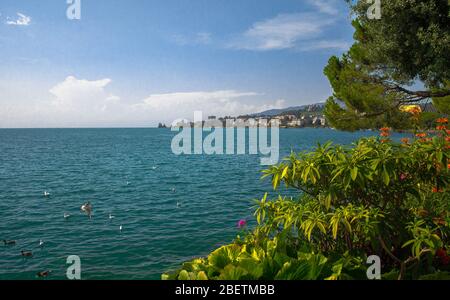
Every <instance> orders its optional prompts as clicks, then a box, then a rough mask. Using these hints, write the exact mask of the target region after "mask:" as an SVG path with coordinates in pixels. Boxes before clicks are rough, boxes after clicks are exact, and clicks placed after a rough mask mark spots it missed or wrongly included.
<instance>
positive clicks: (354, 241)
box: [163, 119, 450, 280]
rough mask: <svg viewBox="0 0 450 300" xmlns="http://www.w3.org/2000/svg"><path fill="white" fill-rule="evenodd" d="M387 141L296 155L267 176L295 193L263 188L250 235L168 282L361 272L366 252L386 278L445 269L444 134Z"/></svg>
mask: <svg viewBox="0 0 450 300" xmlns="http://www.w3.org/2000/svg"><path fill="white" fill-rule="evenodd" d="M445 122H447V121H446V120H442V119H441V126H442V124H443V123H445ZM387 130H388V129H384V132H388V131H387ZM387 138H388V137H386V135H384V137H383V139H379V138H364V139H361V140H360V141H358V142H357V143H356V144H354V145H353V146H352V147H343V146H333V145H332V144H331V143H327V144H325V145H318V147H317V148H316V149H315V151H313V152H304V153H299V154H295V153H292V154H291V155H290V156H289V157H287V158H286V159H285V160H284V162H282V163H280V164H279V165H276V166H273V167H271V168H270V169H268V170H266V171H264V175H263V177H269V178H271V179H272V185H273V187H274V189H278V188H279V187H280V186H281V185H285V186H286V187H287V188H294V189H297V190H299V191H300V195H299V197H298V198H292V197H283V196H281V195H280V196H278V198H276V199H274V200H270V199H268V194H266V195H265V196H264V197H263V198H262V199H261V200H258V201H255V207H254V210H255V213H254V214H255V217H256V220H257V224H258V225H257V227H256V228H255V230H254V231H253V232H249V234H248V235H246V236H245V237H244V238H243V239H242V238H240V237H238V238H237V239H236V240H235V241H234V242H233V243H232V244H230V245H227V246H223V247H221V248H219V249H217V250H215V251H214V252H212V253H211V254H210V255H209V256H208V257H207V258H201V259H195V260H193V261H191V262H187V263H185V264H184V265H183V267H182V268H181V269H180V270H177V271H175V272H173V273H171V274H166V275H163V279H179V280H189V279H191V280H194V279H223V280H237V279H245V280H247V279H280V280H294V279H304V280H313V279H328V280H337V279H355V278H356V279H363V278H366V274H365V270H366V266H365V261H366V258H367V257H368V256H370V255H378V256H379V257H380V258H381V259H382V262H383V268H384V269H383V275H382V278H383V279H387V280H390V279H398V278H400V279H406V278H410V279H411V278H416V279H418V278H421V279H426V278H429V277H426V276H425V275H427V274H434V273H436V272H437V271H442V272H445V271H447V270H448V263H449V262H450V259H449V257H448V255H447V252H446V250H444V249H449V248H450V247H449V246H450V245H449V239H450V226H449V222H450V215H449V205H450V190H449V189H448V182H449V179H450V176H449V175H450V174H449V173H450V171H449V163H450V150H449V148H450V145H449V135H448V131H447V130H446V127H445V126H443V127H441V130H440V131H439V132H437V133H436V135H435V136H434V137H429V138H425V137H423V135H420V139H419V138H418V139H416V140H414V141H412V142H411V143H409V141H408V142H407V141H403V143H402V144H396V143H392V142H389V140H386V139H387ZM439 274H441V273H439ZM443 274H444V273H443ZM439 276H444V275H442V274H441V275H439Z"/></svg>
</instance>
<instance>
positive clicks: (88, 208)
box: [81, 201, 92, 218]
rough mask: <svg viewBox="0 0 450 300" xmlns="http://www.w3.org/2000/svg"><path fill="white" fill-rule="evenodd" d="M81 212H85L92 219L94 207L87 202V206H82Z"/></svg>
mask: <svg viewBox="0 0 450 300" xmlns="http://www.w3.org/2000/svg"><path fill="white" fill-rule="evenodd" d="M81 210H82V211H83V212H85V213H86V214H87V215H88V217H89V218H92V205H91V202H89V201H88V202H86V203H85V204H83V205H81Z"/></svg>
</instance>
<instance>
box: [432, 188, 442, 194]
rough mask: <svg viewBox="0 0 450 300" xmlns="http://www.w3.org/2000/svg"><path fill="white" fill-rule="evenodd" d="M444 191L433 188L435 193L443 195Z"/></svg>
mask: <svg viewBox="0 0 450 300" xmlns="http://www.w3.org/2000/svg"><path fill="white" fill-rule="evenodd" d="M443 191H444V190H443V189H438V188H437V187H434V188H433V193H442V192H443Z"/></svg>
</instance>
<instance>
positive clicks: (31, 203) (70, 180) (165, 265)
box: [0, 129, 375, 279]
mask: <svg viewBox="0 0 450 300" xmlns="http://www.w3.org/2000/svg"><path fill="white" fill-rule="evenodd" d="M374 134H375V133H373V132H358V133H345V132H338V131H333V130H330V129H282V130H281V132H280V148H281V155H287V154H288V153H289V152H290V150H291V149H294V150H296V151H298V150H304V149H309V148H311V147H313V146H314V145H316V143H317V142H322V143H324V142H326V141H328V140H332V141H334V142H336V143H343V144H349V143H351V142H353V141H355V140H356V139H358V138H359V137H362V136H367V135H374ZM174 135H175V133H172V132H171V131H170V130H167V129H4V130H0V220H1V222H0V240H3V239H6V240H16V241H17V245H15V246H3V243H0V279H35V278H36V273H37V272H41V271H45V270H52V271H53V273H52V274H51V276H50V277H49V278H50V279H64V278H65V274H66V268H67V267H68V265H66V258H67V256H69V255H78V256H79V257H80V258H81V270H82V279H159V278H160V275H161V273H163V272H165V271H167V270H170V269H173V268H176V267H177V266H178V265H179V264H180V263H182V262H183V261H186V260H188V259H191V258H192V257H195V256H201V255H205V254H206V253H208V252H209V251H211V250H213V249H214V248H216V247H218V246H220V245H223V244H225V243H228V242H230V241H231V240H232V239H233V237H234V236H235V235H236V233H237V232H238V230H237V228H236V222H237V221H238V220H240V219H245V218H246V219H248V220H251V219H252V211H251V209H250V207H251V206H252V205H253V204H252V200H253V199H255V198H261V197H262V196H263V195H264V192H265V191H269V190H270V184H269V182H268V181H261V180H260V171H261V169H262V168H263V167H261V166H260V160H259V159H260V157H259V156H255V155H241V156H236V155H232V156H207V155H192V156H188V155H183V156H176V155H174V154H172V151H171V148H170V146H171V139H172V137H173V136H174ZM174 188H175V189H176V190H175V192H174V191H173V189H174ZM44 191H48V192H49V193H50V194H51V195H50V197H48V198H46V197H44V196H43V193H44ZM86 201H91V203H92V205H93V208H94V212H93V217H92V219H89V218H88V217H87V216H86V215H84V214H82V213H81V212H80V206H81V205H82V204H83V203H84V202H86ZM177 202H179V203H180V204H181V207H177ZM64 213H69V214H71V217H70V218H68V219H64V217H63V215H64ZM110 213H111V214H113V215H114V216H115V218H114V219H112V220H110V219H109V214H110ZM250 224H251V223H250ZM120 225H122V226H123V229H122V231H120V230H119V226H120ZM40 240H43V241H44V242H45V244H44V247H42V248H40V247H39V241H40ZM21 250H32V251H33V253H34V256H33V257H32V258H27V259H25V258H22V256H21V254H20V251H21Z"/></svg>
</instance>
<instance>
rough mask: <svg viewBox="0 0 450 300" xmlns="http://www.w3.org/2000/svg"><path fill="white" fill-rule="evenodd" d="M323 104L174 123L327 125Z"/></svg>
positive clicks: (196, 124) (160, 124)
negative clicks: (195, 121)
mask: <svg viewBox="0 0 450 300" xmlns="http://www.w3.org/2000/svg"><path fill="white" fill-rule="evenodd" d="M323 107H324V106H323V104H321V103H320V104H311V105H304V106H299V107H291V108H286V109H277V110H270V111H265V112H261V113H257V114H252V115H243V116H238V117H231V116H226V117H217V116H208V120H206V121H202V122H197V123H194V122H189V123H188V122H180V123H178V124H175V126H176V127H189V126H190V127H202V126H205V125H208V124H210V125H212V124H218V122H221V124H222V127H226V126H229V127H244V126H248V125H249V124H250V125H251V126H260V127H261V126H267V127H270V126H271V125H272V124H274V122H277V123H278V125H279V127H280V128H304V127H316V128H324V127H328V124H327V121H326V118H325V116H324V114H323ZM158 128H167V126H166V124H163V123H159V125H158Z"/></svg>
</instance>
